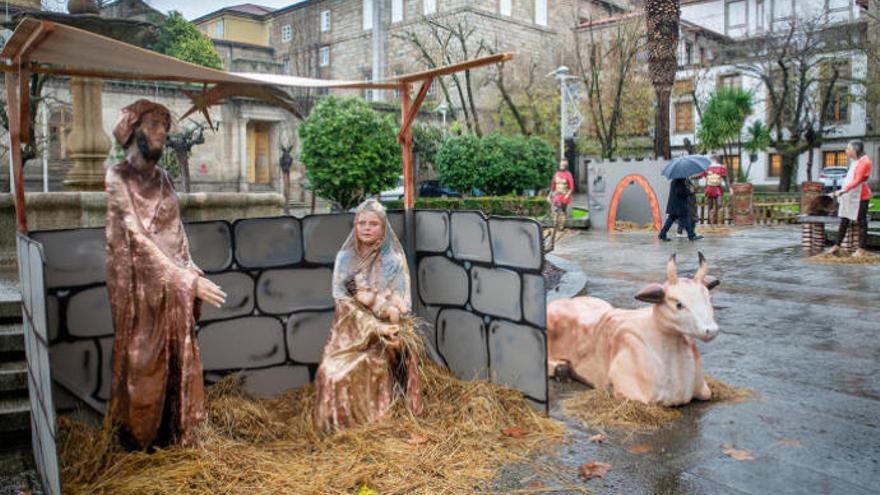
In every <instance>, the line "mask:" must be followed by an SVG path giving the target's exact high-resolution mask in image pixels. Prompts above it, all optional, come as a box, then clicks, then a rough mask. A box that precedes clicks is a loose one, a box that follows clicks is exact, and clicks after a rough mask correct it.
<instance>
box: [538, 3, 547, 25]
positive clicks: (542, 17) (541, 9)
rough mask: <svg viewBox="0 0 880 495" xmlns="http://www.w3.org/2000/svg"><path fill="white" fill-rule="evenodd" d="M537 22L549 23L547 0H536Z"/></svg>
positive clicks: (539, 23)
mask: <svg viewBox="0 0 880 495" xmlns="http://www.w3.org/2000/svg"><path fill="white" fill-rule="evenodd" d="M535 24H537V25H539V26H546V25H547V0H535Z"/></svg>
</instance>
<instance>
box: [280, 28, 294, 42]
mask: <svg viewBox="0 0 880 495" xmlns="http://www.w3.org/2000/svg"><path fill="white" fill-rule="evenodd" d="M292 39H293V28H292V27H290V24H285V25H283V26H281V42H282V43H289V42H290V40H292Z"/></svg>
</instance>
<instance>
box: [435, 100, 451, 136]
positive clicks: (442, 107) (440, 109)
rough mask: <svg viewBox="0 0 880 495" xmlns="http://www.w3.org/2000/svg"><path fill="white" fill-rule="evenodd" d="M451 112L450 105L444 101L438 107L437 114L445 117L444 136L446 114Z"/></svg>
mask: <svg viewBox="0 0 880 495" xmlns="http://www.w3.org/2000/svg"><path fill="white" fill-rule="evenodd" d="M448 111H449V105H447V104H446V102H445V101H444V102H443V103H441V104H439V105H437V109H436V110H435V112H440V115H442V116H443V134H446V112H448Z"/></svg>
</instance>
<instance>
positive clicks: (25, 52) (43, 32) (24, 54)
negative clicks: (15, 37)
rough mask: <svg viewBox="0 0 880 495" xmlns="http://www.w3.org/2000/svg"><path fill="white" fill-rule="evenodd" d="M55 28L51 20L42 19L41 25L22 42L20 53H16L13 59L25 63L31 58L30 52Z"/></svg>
mask: <svg viewBox="0 0 880 495" xmlns="http://www.w3.org/2000/svg"><path fill="white" fill-rule="evenodd" d="M54 30H55V23H54V22H49V21H40V23H39V25H37V27H36V29H34V30H33V31H32V32H31V33H30V36H28V37H27V39H26V40H25V41H24V43H22V45H21V46H20V47H19V48H18V53H17V54H16V56H15V58H13V61H15V60H17V61H18V62H19V63H25V62H27V61H28V60H29V57H30V53H31V52H32V51H34V50H36V49H37V48H39V47H40V45H41V44H43V42H44V41H46V39H47V38H48V37H49V36H50V35H51V34H52V32H53V31H54Z"/></svg>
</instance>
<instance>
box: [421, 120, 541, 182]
mask: <svg viewBox="0 0 880 495" xmlns="http://www.w3.org/2000/svg"><path fill="white" fill-rule="evenodd" d="M554 157H555V155H554V152H553V150H552V149H551V148H550V146H549V145H548V144H547V143H546V142H545V141H544V140H543V139H540V138H537V137H523V136H505V135H503V134H499V133H492V134H489V135H488V136H484V137H482V138H479V137H477V136H475V135H472V134H467V135H464V136H456V137H452V138H449V139H447V140H446V141H444V142H443V143H442V144H441V145H440V149H439V150H438V151H437V156H436V163H435V165H436V166H437V171H438V173H439V174H440V180H441V182H443V183H444V184H446V185H448V186H449V187H452V188H453V189H457V190H459V191H462V192H468V191H470V190H472V189H474V188H477V189H480V190H481V191H483V192H484V193H486V194H489V195H492V196H503V195H506V194H520V193H522V192H523V191H526V190H530V189H541V188H544V187H547V185H548V184H549V183H550V178H551V177H552V176H553V170H554V168H555V158H554Z"/></svg>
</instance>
